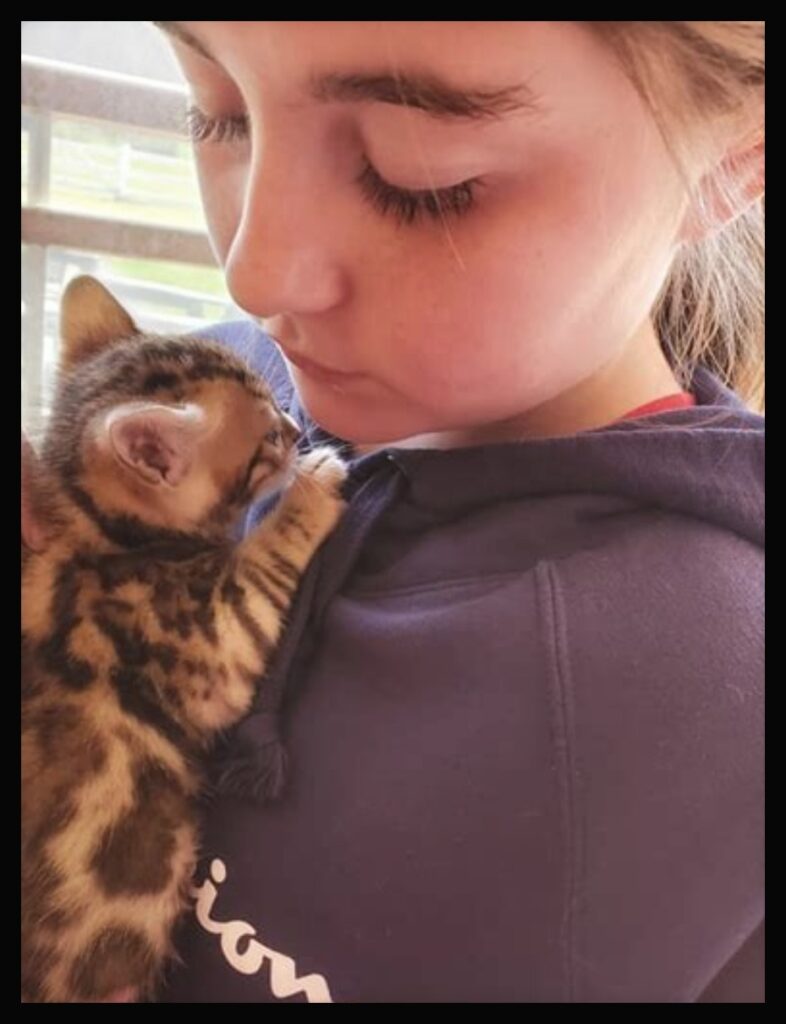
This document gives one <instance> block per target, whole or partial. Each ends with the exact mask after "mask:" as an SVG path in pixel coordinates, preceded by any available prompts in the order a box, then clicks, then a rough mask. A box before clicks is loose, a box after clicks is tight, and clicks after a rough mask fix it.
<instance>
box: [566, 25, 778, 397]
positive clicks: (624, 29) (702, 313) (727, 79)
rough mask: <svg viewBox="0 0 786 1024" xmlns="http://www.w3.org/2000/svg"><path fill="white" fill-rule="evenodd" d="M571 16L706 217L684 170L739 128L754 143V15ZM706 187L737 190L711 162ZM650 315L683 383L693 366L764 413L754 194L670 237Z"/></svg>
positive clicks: (757, 113)
mask: <svg viewBox="0 0 786 1024" xmlns="http://www.w3.org/2000/svg"><path fill="white" fill-rule="evenodd" d="M581 24H582V25H584V26H585V27H587V28H588V29H590V30H591V31H592V32H593V34H594V35H595V37H596V38H597V39H599V40H600V41H602V42H603V43H604V44H605V45H606V46H608V47H609V48H610V49H611V52H612V53H613V55H614V56H615V57H616V59H617V61H618V64H619V65H620V66H621V68H622V70H623V71H624V72H625V73H626V74H627V76H628V78H629V79H630V81H631V82H632V84H633V85H634V86H635V88H636V89H637V91H638V92H639V94H640V95H641V97H642V99H643V100H644V102H645V103H646V104H647V106H648V108H649V109H650V111H651V112H652V115H653V118H654V120H655V122H656V124H657V126H658V128H659V130H660V132H661V135H662V137H663V139H664V142H665V143H666V146H667V148H668V150H669V152H670V153H671V155H672V157H673V158H674V161H675V165H676V167H677V170H678V172H679V174H680V177H681V179H682V181H683V184H684V185H685V187H686V188H687V190H688V195H689V196H691V198H692V199H695V201H696V209H697V211H698V214H699V216H700V217H701V218H706V221H704V223H706V224H707V225H708V226H709V225H710V224H711V223H712V221H711V216H710V211H709V210H708V208H707V206H706V202H702V197H701V194H700V193H697V192H696V189H695V184H696V182H695V178H696V174H695V169H696V168H697V167H698V166H704V168H705V169H706V164H703V163H702V161H706V159H707V158H708V157H710V156H711V154H713V153H714V154H716V155H717V154H719V153H722V152H723V151H724V145H728V144H729V143H730V142H734V141H738V140H739V139H740V138H742V136H743V135H744V136H745V137H746V138H747V140H748V142H750V141H751V140H754V141H762V142H763V137H764V118H763V94H764V22H763V21H600V22H582V23H581ZM719 145H720V147H721V148H720V149H719V148H718V146H719ZM713 163H714V162H713ZM710 166H712V164H711V165H710ZM713 187H714V189H715V191H716V194H718V195H720V196H722V197H723V198H724V199H726V200H728V202H729V204H730V205H732V206H733V204H734V200H735V197H736V195H737V194H738V192H737V189H735V185H734V180H733V178H732V177H731V176H730V175H729V174H728V173H727V171H725V170H724V166H723V165H722V164H720V165H718V166H717V167H716V168H715V169H714V171H713ZM651 315H652V319H653V323H654V325H655V329H656V331H657V333H658V337H659V339H660V343H661V347H662V349H663V352H664V354H665V356H666V358H667V359H668V361H669V363H670V365H671V367H672V370H673V372H674V373H675V375H676V376H677V377H678V379H679V381H680V383H681V384H682V386H683V387H685V388H686V389H687V388H688V387H689V385H690V380H691V378H692V376H693V371H694V369H695V368H696V367H697V366H704V367H706V368H707V369H709V370H711V371H712V372H713V373H715V374H716V375H717V376H718V377H719V378H720V379H721V380H722V381H723V383H724V384H726V385H727V386H728V387H730V388H732V389H733V390H734V391H736V392H737V394H738V395H739V396H740V398H741V399H742V400H743V401H744V402H745V404H746V405H747V406H748V407H749V408H750V409H751V410H753V411H754V412H760V413H762V414H763V413H764V197H763V195H762V196H760V197H759V198H758V199H756V200H755V201H754V202H752V203H750V205H748V206H747V208H745V209H744V210H743V212H742V213H740V214H739V215H738V216H737V217H736V218H734V219H733V220H731V221H730V222H727V223H726V224H725V225H723V226H722V227H721V228H719V229H714V230H708V231H707V233H706V234H705V235H704V237H702V238H701V239H700V240H699V241H694V242H686V243H683V244H682V245H681V247H680V248H679V250H678V252H677V254H676V255H675V257H674V260H673V262H672V265H671V268H670V270H669V273H668V275H667V277H666V279H665V281H664V284H663V287H662V288H661V291H660V293H659V295H658V297H657V299H656V301H655V304H654V306H653V309H652V314H651Z"/></svg>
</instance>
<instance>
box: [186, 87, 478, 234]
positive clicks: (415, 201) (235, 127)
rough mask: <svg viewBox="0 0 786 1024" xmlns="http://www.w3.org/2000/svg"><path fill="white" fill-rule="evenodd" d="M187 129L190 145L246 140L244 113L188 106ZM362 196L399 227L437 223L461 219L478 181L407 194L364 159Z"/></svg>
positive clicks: (469, 204) (247, 127)
mask: <svg viewBox="0 0 786 1024" xmlns="http://www.w3.org/2000/svg"><path fill="white" fill-rule="evenodd" d="M186 127H187V131H188V135H189V137H190V139H191V141H192V142H197V143H199V142H208V141H212V142H225V143H228V142H234V141H238V140H244V139H247V138H248V136H249V123H248V115H247V114H237V115H234V116H231V117H210V116H208V115H207V114H205V113H203V111H201V110H200V109H199V108H198V107H195V106H190V107H189V108H188V111H187V113H186ZM355 182H356V184H357V185H359V187H360V191H361V192H362V194H363V196H364V197H365V198H366V199H367V200H368V201H369V202H370V203H371V204H372V205H373V206H374V207H375V208H376V209H377V210H378V211H379V212H380V213H381V214H382V215H383V216H386V215H387V214H389V213H390V214H392V216H394V217H395V218H396V220H397V222H398V223H399V224H402V223H403V224H412V223H414V222H415V221H416V220H418V219H419V218H420V217H421V216H426V217H429V218H431V219H433V220H439V219H440V218H441V217H443V216H445V215H450V214H452V215H454V216H457V217H458V216H461V215H462V214H464V213H467V211H468V210H470V209H471V208H472V206H473V205H474V203H475V198H476V197H475V188H476V187H477V186H478V185H482V184H483V181H482V179H480V178H471V179H469V180H468V181H462V182H460V183H459V184H458V185H451V186H450V187H449V188H439V189H422V190H420V189H419V190H417V191H409V190H408V189H402V188H396V187H395V186H394V185H390V184H388V182H386V181H385V179H384V178H381V177H380V175H379V172H378V171H377V170H376V168H374V167H373V166H372V165H371V164H370V163H369V162H368V160H367V159H366V158H365V157H364V158H363V170H362V171H361V172H360V174H359V175H358V176H357V178H356V179H355Z"/></svg>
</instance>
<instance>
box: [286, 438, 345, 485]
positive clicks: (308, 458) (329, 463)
mask: <svg viewBox="0 0 786 1024" xmlns="http://www.w3.org/2000/svg"><path fill="white" fill-rule="evenodd" d="M296 472H297V475H298V476H300V477H305V478H307V479H310V480H313V481H315V482H316V483H318V484H319V485H320V486H321V487H323V488H324V489H325V490H326V491H328V492H329V493H330V494H334V495H336V496H338V495H339V494H340V490H341V485H342V484H343V483H344V481H345V480H346V478H347V474H348V472H349V469H348V467H347V464H346V463H345V462H344V460H343V459H342V458H341V457H340V456H339V455H338V453H337V452H336V451H335V449H333V448H330V447H328V446H327V445H323V446H322V447H321V448H314V450H313V451H310V452H307V453H306V454H305V455H303V456H302V457H301V458H300V459H299V460H298V463H297V468H296Z"/></svg>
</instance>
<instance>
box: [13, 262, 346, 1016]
mask: <svg viewBox="0 0 786 1024" xmlns="http://www.w3.org/2000/svg"><path fill="white" fill-rule="evenodd" d="M61 334H62V360H61V365H60V368H59V379H58V389H57V394H56V397H55V400H54V407H53V411H52V415H51V420H50V422H49V426H48V429H47V433H46V436H45V439H44V444H43V447H42V451H41V453H40V456H37V457H35V458H34V460H33V461H31V462H26V463H25V465H24V469H25V474H24V475H25V481H26V482H25V488H26V490H25V498H26V503H25V501H23V508H24V509H25V511H24V512H23V534H24V532H25V530H26V531H27V536H28V537H34V538H35V541H34V542H32V543H33V549H34V550H30V549H29V548H28V549H27V550H25V552H24V554H23V559H22V998H23V1001H29V1002H92V1001H97V1002H102V1001H120V1000H122V999H127V998H129V995H130V994H133V995H134V996H135V997H139V998H151V997H153V995H154V993H155V989H156V984H157V982H158V981H159V980H160V978H161V976H162V973H163V969H164V967H165V965H166V963H167V961H168V959H169V958H170V957H171V956H174V955H175V953H174V950H173V947H172V939H171V936H172V932H173V926H174V924H175V921H176V919H177V917H178V915H179V914H180V913H181V911H182V910H183V909H184V908H185V907H186V906H187V903H188V900H187V897H188V889H189V885H190V881H191V876H192V871H193V869H194V867H195V860H196V856H197V853H196V851H197V843H198V821H197V813H196V797H197V795H198V793H199V792H200V791H201V789H202V786H203V785H204V775H205V767H204V766H205V756H206V754H207V752H208V750H209V749H210V747H211V741H212V740H214V739H215V737H216V736H217V735H218V734H219V733H220V732H221V731H222V730H225V729H227V728H228V727H229V726H231V725H233V724H234V723H236V722H237V721H238V720H239V719H240V718H242V716H243V715H244V714H245V713H246V712H247V711H248V710H249V708H250V706H251V702H252V699H253V697H254V695H255V690H256V687H257V685H258V682H259V680H260V678H261V677H263V676H264V673H265V669H266V666H267V665H268V663H269V659H270V655H271V652H272V651H273V650H274V647H275V645H276V642H277V639H278V638H279V635H280V633H281V630H282V625H283V623H284V621H285V619H286V615H287V610H288V609H289V607H290V603H291V601H292V598H293V595H294V593H295V590H296V588H297V586H298V581H299V579H300V577H301V575H302V573H303V571H304V569H305V568H306V566H307V564H308V562H309V560H310V559H311V557H312V555H313V554H314V552H315V550H316V549H317V548H318V547H319V546H320V544H321V543H322V542H323V541H324V539H325V538H326V536H327V535H328V534H329V533H330V532H331V530H332V529H333V528H334V526H335V525H336V523H337V521H338V519H339V517H340V515H341V513H342V511H343V508H344V502H343V501H342V499H341V497H340V486H341V483H342V481H343V480H344V478H345V476H346V467H345V465H344V463H343V462H342V461H341V460H340V459H339V458H338V457H337V455H336V454H335V453H334V452H333V451H332V449H330V448H326V447H323V448H318V449H316V450H314V451H312V452H310V453H309V454H307V455H305V456H302V457H301V458H300V459H299V461H296V459H295V447H294V442H295V440H296V438H297V436H298V429H297V426H296V424H295V423H294V421H292V420H291V419H290V418H289V417H288V416H287V415H286V414H285V413H283V412H282V411H281V410H280V409H279V408H277V406H276V403H275V401H274V399H273V397H272V395H271V393H270V391H269V389H268V388H267V387H266V385H265V384H264V383H263V382H262V381H261V380H260V379H259V378H258V377H256V376H255V375H254V374H252V373H251V372H250V370H249V369H248V368H247V367H246V366H245V364H244V363H242V362H241V361H240V360H239V359H238V358H236V357H235V356H234V355H233V354H232V353H230V352H228V351H227V350H226V349H225V348H222V347H221V346H219V345H218V344H215V343H213V342H210V341H205V340H200V339H196V338H188V337H169V336H163V335H145V334H143V333H141V332H140V331H139V329H138V328H137V327H136V326H135V324H134V322H133V321H132V320H131V318H130V317H129V315H128V314H127V313H126V311H125V310H124V309H123V308H122V307H121V306H120V305H119V304H118V302H117V301H116V300H115V299H114V298H113V297H112V296H111V295H110V294H109V292H107V291H106V290H105V289H104V287H103V286H102V285H101V284H99V283H98V282H97V281H96V280H94V279H93V278H90V277H80V278H77V279H75V280H74V281H72V283H71V284H70V285H69V287H68V288H67V290H66V292H65V293H64V297H63V302H62V308H61ZM28 454H30V452H29V450H28ZM282 486H285V490H284V491H283V493H282V496H281V497H280V499H279V501H278V504H277V505H276V506H275V507H274V508H273V510H272V511H271V512H270V513H269V515H268V516H267V517H266V518H264V519H263V520H262V522H261V523H260V525H259V526H257V527H256V529H255V530H253V531H252V532H251V533H250V534H249V535H248V536H247V537H246V538H245V539H244V540H242V541H240V542H236V541H233V540H232V531H233V528H234V526H235V525H236V524H237V522H238V520H239V517H240V515H241V514H242V512H243V510H244V509H246V508H247V506H248V505H249V503H250V502H251V501H252V500H253V499H254V498H255V497H257V496H259V495H260V494H261V493H264V492H265V491H266V490H270V491H273V490H276V489H279V488H281V487H282Z"/></svg>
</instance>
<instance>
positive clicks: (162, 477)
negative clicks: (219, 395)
mask: <svg viewBox="0 0 786 1024" xmlns="http://www.w3.org/2000/svg"><path fill="white" fill-rule="evenodd" d="M207 426H208V424H207V415H206V414H205V412H204V410H203V409H201V408H200V407H199V406H198V405H194V404H187V405H182V406H177V407H172V406H168V405H155V404H153V403H150V402H129V403H127V404H126V405H121V406H118V407H117V408H116V409H113V410H112V412H111V413H109V415H108V416H107V417H106V419H105V420H104V422H103V425H102V428H101V430H102V433H103V438H102V439H103V441H104V442H105V443H106V444H107V445H108V447H109V449H110V450H111V452H112V454H113V455H114V456H115V458H116V459H118V460H119V461H120V462H121V463H122V464H123V465H124V466H127V467H128V468H130V469H132V470H133V471H134V472H135V473H136V474H137V476H138V477H139V479H140V480H144V481H145V483H148V484H152V485H153V486H159V485H161V484H167V485H169V486H170V487H176V486H177V485H178V484H179V483H180V481H181V480H182V479H183V477H184V476H185V475H186V474H187V473H188V471H189V469H190V468H191V464H192V463H193V461H194V457H195V456H196V454H197V449H198V447H199V442H200V439H201V438H202V437H203V436H204V434H205V433H206V432H207Z"/></svg>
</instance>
